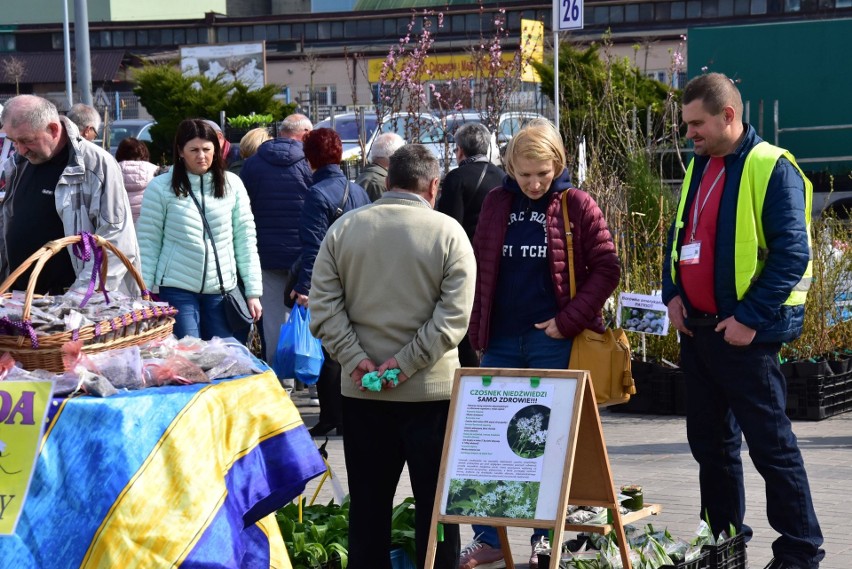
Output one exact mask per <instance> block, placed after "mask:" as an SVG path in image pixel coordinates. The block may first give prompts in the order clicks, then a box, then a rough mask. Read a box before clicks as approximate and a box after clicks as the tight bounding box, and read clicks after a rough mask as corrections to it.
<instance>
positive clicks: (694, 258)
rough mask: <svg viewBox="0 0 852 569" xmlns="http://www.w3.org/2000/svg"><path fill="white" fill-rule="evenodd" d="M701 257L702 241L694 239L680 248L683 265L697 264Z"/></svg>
mask: <svg viewBox="0 0 852 569" xmlns="http://www.w3.org/2000/svg"><path fill="white" fill-rule="evenodd" d="M700 259H701V241H693V242H692V243H689V244H687V245H684V246H683V247H681V248H680V264H681V265H697V264H698V261H699V260H700Z"/></svg>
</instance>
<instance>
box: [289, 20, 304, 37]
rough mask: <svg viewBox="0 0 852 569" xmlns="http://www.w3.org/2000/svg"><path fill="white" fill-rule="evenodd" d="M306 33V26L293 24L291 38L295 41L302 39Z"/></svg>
mask: <svg viewBox="0 0 852 569" xmlns="http://www.w3.org/2000/svg"><path fill="white" fill-rule="evenodd" d="M304 33H305V26H304V25H302V24H293V25H292V27H291V28H290V36H291V37H292V39H294V40H300V39H302V34H304Z"/></svg>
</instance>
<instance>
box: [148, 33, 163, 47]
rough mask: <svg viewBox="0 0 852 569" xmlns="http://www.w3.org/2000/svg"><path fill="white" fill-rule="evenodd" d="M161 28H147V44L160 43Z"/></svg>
mask: <svg viewBox="0 0 852 569" xmlns="http://www.w3.org/2000/svg"><path fill="white" fill-rule="evenodd" d="M160 32H161V30H148V45H162V39H161V34H160Z"/></svg>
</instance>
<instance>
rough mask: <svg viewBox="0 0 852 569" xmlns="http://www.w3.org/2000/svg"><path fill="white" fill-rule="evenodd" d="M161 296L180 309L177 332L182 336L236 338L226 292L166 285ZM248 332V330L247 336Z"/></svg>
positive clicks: (176, 326)
mask: <svg viewBox="0 0 852 569" xmlns="http://www.w3.org/2000/svg"><path fill="white" fill-rule="evenodd" d="M160 299H161V300H163V301H165V302H168V303H169V304H171V305H172V306H174V307H175V308H177V309H178V313H177V316H175V328H174V335H175V336H177V337H178V338H183V337H184V336H194V337H196V338H201V339H202V340H209V339H210V338H212V337H213V336H219V337H220V338H229V337H236V336H235V334H234V331H233V330H231V327H230V326H228V319H227V318H226V317H225V305H224V304H223V303H222V295H220V294H201V293H198V292H190V291H188V290H184V289H182V288H175V287H169V286H162V287H160ZM247 334H248V332H247V331H246V332H245V334H243V336H246V335H247ZM237 339H238V340H240V341H241V342H245V338H240V337H237Z"/></svg>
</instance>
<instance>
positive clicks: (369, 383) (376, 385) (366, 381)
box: [361, 368, 402, 391]
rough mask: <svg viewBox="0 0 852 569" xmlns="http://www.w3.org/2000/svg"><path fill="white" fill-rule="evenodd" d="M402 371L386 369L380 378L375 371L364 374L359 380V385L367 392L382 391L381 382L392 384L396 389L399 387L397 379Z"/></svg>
mask: <svg viewBox="0 0 852 569" xmlns="http://www.w3.org/2000/svg"><path fill="white" fill-rule="evenodd" d="M400 373H402V370H401V369H399V368H393V369H386V370H385V373H383V374H382V375H381V376H380V375H379V372H377V371H371V372H370V373H367V374H364V377H362V378H361V385H362V386H363V387H364V389H366V390H367V391H381V390H382V382H384V381H389V382H391V383H393V386H394V387H396V386H397V385H399V378H398V377H397V376H398V375H399V374H400Z"/></svg>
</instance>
